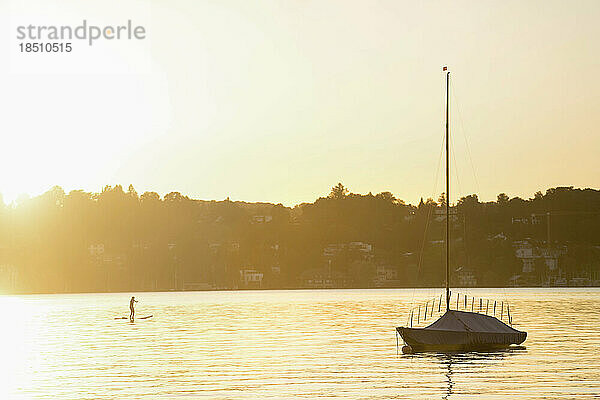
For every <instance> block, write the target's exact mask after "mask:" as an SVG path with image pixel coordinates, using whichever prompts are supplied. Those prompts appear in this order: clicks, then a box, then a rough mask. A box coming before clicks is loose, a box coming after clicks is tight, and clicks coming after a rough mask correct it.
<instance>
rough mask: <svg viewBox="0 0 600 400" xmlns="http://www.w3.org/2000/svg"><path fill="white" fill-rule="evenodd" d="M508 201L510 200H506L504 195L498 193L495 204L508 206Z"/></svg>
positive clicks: (506, 197)
mask: <svg viewBox="0 0 600 400" xmlns="http://www.w3.org/2000/svg"><path fill="white" fill-rule="evenodd" d="M509 200H510V199H509V198H508V196H507V195H506V193H500V194H499V195H498V199H497V203H498V204H502V205H505V204H508V201H509Z"/></svg>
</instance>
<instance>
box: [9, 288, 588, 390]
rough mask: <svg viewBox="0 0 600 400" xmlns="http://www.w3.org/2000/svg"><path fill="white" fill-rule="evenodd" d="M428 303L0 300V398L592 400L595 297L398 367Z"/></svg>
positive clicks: (559, 296) (519, 319) (222, 298)
mask: <svg viewBox="0 0 600 400" xmlns="http://www.w3.org/2000/svg"><path fill="white" fill-rule="evenodd" d="M440 293H441V292H440V290H421V289H418V290H413V289H389V290H319V291H316V290H306V291H304V290H294V291H239V292H177V293H136V294H135V296H136V298H137V299H138V300H139V303H138V304H137V313H136V314H137V315H138V316H144V315H149V314H152V315H154V317H153V318H151V319H147V320H136V322H135V323H133V324H132V323H129V321H127V320H115V319H114V317H116V316H126V315H128V313H129V310H128V306H129V298H130V296H131V294H129V293H119V294H73V295H35V296H0V314H1V320H2V321H3V327H2V335H3V338H4V340H3V341H2V356H1V357H0V368H1V369H2V370H1V371H0V373H1V375H0V376H2V385H0V398H1V399H7V398H17V399H22V398H25V399H29V398H34V399H38V398H39V399H84V398H89V399H92V398H93V399H113V398H136V399H145V398H165V399H167V398H169V399H171V398H190V399H192V398H209V399H281V398H305V399H313V398H331V399H394V398H411V399H415V398H423V399H432V398H433V399H435V398H438V399H446V398H451V399H479V398H492V399H493V398H497V399H506V398H508V397H510V398H513V399H534V398H535V399H539V398H546V399H552V398H570V399H574V398H600V290H599V289H588V288H585V289H567V288H563V289H546V288H541V289H505V290H503V289H476V290H469V293H471V294H475V295H476V296H478V295H481V296H486V297H491V298H497V299H500V300H504V299H509V301H510V303H511V313H512V314H513V318H514V326H515V327H516V328H517V329H522V330H526V331H527V332H528V335H529V336H528V338H527V341H525V343H524V346H525V348H524V349H517V350H510V351H505V352H496V353H468V354H461V355H442V354H421V355H402V354H400V355H397V354H396V336H395V331H394V327H395V326H397V325H399V324H404V323H405V321H406V319H407V313H408V310H409V307H410V304H411V300H413V299H415V300H419V299H426V298H431V297H432V296H434V295H436V294H438V295H439V294H440Z"/></svg>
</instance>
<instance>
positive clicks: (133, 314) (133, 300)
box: [129, 296, 138, 322]
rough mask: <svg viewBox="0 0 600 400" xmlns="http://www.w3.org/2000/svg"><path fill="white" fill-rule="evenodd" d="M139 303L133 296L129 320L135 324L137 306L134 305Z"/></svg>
mask: <svg viewBox="0 0 600 400" xmlns="http://www.w3.org/2000/svg"><path fill="white" fill-rule="evenodd" d="M137 302H138V301H137V300H136V299H135V297H133V296H131V300H129V311H130V312H129V320H130V321H131V322H133V318H134V317H135V306H134V304H135V303H137Z"/></svg>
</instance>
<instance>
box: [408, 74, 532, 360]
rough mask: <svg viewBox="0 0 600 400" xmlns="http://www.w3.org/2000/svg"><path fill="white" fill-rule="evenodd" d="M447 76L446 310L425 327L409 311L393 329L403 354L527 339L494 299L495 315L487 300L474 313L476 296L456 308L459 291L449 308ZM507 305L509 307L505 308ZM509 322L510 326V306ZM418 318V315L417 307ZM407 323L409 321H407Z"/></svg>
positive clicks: (426, 311)
mask: <svg viewBox="0 0 600 400" xmlns="http://www.w3.org/2000/svg"><path fill="white" fill-rule="evenodd" d="M443 71H444V72H445V75H446V199H447V200H446V241H445V244H446V291H445V294H446V295H445V310H446V311H445V313H444V314H443V315H442V316H441V317H440V318H439V319H438V320H437V321H435V322H433V323H432V324H430V325H428V326H426V327H424V328H414V327H412V320H413V318H412V313H411V318H410V325H411V326H410V327H409V326H406V327H401V326H400V327H397V328H396V332H397V334H399V335H400V336H401V337H402V339H403V340H404V346H403V347H402V352H403V353H413V352H425V351H437V352H452V351H458V352H468V351H478V350H493V349H501V348H507V347H509V346H510V345H519V344H521V343H523V342H524V341H525V339H526V338H527V333H526V332H522V331H519V330H516V329H514V328H513V327H512V326H509V325H507V324H506V323H504V322H503V321H502V316H503V314H504V303H502V312H501V313H500V319H498V318H496V302H494V303H493V310H494V315H487V314H488V309H490V307H489V300H488V302H487V303H486V306H485V312H483V309H484V307H483V302H482V300H481V299H480V301H479V307H478V311H479V312H474V311H473V310H474V309H475V307H474V306H475V298H473V300H472V302H471V311H466V310H459V309H458V308H459V304H462V303H461V302H460V294H457V300H456V309H451V308H450V300H451V292H450V262H449V260H450V246H449V243H450V144H449V143H450V140H449V139H450V132H449V121H448V118H449V110H450V105H449V103H450V97H449V94H450V71H448V68H447V67H444V68H443ZM463 299H464V304H465V307H464V308H465V309H466V308H467V297H466V296H464V297H463ZM441 300H442V299H441V296H440V300H439V302H438V310H441V308H442V301H441ZM434 306H435V300H434V303H433V304H432V305H431V307H430V308H428V304H427V303H426V305H425V308H424V315H425V317H427V316H428V315H429V312H431V313H433V308H434ZM507 308H508V307H507ZM507 311H508V321H509V324H511V325H512V318H511V316H510V309H508V310H507ZM418 316H419V317H418V318H419V319H420V316H421V308H419V314H418ZM407 325H408V324H407Z"/></svg>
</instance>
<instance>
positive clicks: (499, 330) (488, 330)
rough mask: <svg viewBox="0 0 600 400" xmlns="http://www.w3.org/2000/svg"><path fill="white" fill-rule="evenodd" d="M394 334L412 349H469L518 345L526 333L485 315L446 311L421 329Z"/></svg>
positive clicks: (400, 331) (409, 329) (401, 328)
mask: <svg viewBox="0 0 600 400" xmlns="http://www.w3.org/2000/svg"><path fill="white" fill-rule="evenodd" d="M398 332H399V333H400V335H401V336H402V338H403V339H404V341H405V342H406V343H407V344H409V345H410V346H412V347H413V348H415V349H428V348H429V349H469V348H477V347H486V346H497V345H509V344H521V343H523V341H525V338H526V337H527V333H525V332H520V331H518V330H516V329H513V328H511V327H510V326H508V325H506V324H505V323H503V322H502V321H500V320H498V319H497V318H495V317H491V316H489V315H484V314H478V313H473V312H465V311H455V310H449V311H447V312H446V313H445V314H444V315H443V316H441V317H440V319H438V320H437V321H435V322H434V323H432V324H431V325H429V326H427V327H425V328H403V327H399V328H398Z"/></svg>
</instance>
